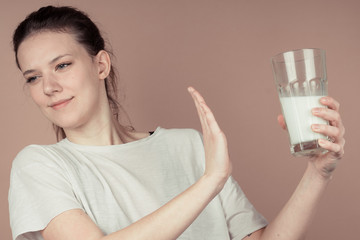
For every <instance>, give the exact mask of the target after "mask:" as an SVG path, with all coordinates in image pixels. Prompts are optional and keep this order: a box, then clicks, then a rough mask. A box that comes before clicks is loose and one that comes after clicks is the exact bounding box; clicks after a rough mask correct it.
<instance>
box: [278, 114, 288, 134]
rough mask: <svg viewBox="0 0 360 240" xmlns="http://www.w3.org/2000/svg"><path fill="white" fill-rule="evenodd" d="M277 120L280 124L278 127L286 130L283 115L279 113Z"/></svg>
mask: <svg viewBox="0 0 360 240" xmlns="http://www.w3.org/2000/svg"><path fill="white" fill-rule="evenodd" d="M277 121H278V123H279V125H280V127H281V128H282V129H284V130H286V123H285V119H284V116H283V115H282V114H279V115H278V117H277Z"/></svg>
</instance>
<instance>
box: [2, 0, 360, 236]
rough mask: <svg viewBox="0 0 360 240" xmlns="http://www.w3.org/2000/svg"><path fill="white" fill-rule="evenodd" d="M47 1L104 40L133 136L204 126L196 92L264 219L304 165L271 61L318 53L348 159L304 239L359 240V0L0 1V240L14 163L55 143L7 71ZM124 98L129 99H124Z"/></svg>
mask: <svg viewBox="0 0 360 240" xmlns="http://www.w3.org/2000/svg"><path fill="white" fill-rule="evenodd" d="M45 4H60V5H63V4H66V5H72V6H76V7H79V8H80V9H82V10H84V11H86V12H88V13H89V15H90V16H91V17H92V18H93V19H94V20H95V21H96V22H98V23H99V26H100V28H101V29H102V30H103V31H104V32H105V33H106V36H107V37H108V38H109V39H110V40H111V43H112V46H113V49H114V52H115V54H116V55H117V61H116V63H115V64H116V66H117V67H118V69H119V72H120V75H121V79H122V83H121V88H122V92H123V93H125V94H126V97H124V98H123V100H122V101H123V104H124V106H125V108H126V109H127V111H128V113H129V115H130V117H131V119H132V123H133V125H134V126H135V127H136V128H137V129H138V130H152V129H155V128H156V127H157V126H158V125H160V126H162V127H166V128H172V127H191V128H196V129H199V128H200V124H199V122H198V119H197V115H196V112H195V108H194V106H193V103H192V100H191V98H190V96H189V95H188V93H187V92H186V87H187V86H188V85H193V86H195V87H196V88H198V90H200V91H201V92H202V93H203V95H204V96H205V98H206V100H207V102H208V104H209V105H210V106H211V107H212V109H213V111H214V113H215V115H216V117H217V119H218V122H219V123H220V125H221V126H222V128H223V129H224V131H225V133H226V134H227V137H228V140H229V144H230V153H231V157H232V160H233V162H234V165H235V169H234V176H235V178H236V179H237V180H238V181H239V182H240V184H241V186H242V188H243V189H244V191H245V192H246V194H247V196H248V198H249V199H250V200H251V201H252V202H253V204H254V205H255V206H256V207H257V209H258V210H259V211H260V212H261V213H262V214H264V215H265V216H266V218H267V219H269V220H271V219H273V218H274V216H275V215H276V213H277V212H278V211H279V210H280V208H281V207H282V205H283V204H284V203H285V201H286V200H287V199H288V198H289V196H290V194H291V193H292V191H293V190H294V189H295V187H296V184H297V183H298V181H299V180H300V178H301V175H302V173H303V171H304V168H305V166H306V160H305V159H294V158H292V157H291V155H290V154H289V149H288V139H287V135H286V132H284V131H282V130H281V129H280V128H279V126H278V125H277V122H276V116H277V114H278V113H279V112H280V105H279V101H278V99H277V95H276V90H275V86H274V82H273V76H272V70H271V65H270V57H271V56H273V55H275V54H276V53H278V52H281V51H285V50H290V49H296V48H306V47H310V48H314V47H318V48H323V49H325V50H326V54H327V67H328V80H329V93H330V95H331V96H333V97H335V98H336V99H338V100H339V101H340V102H341V105H342V109H341V113H342V117H343V121H344V122H345V125H346V129H347V133H346V140H347V144H346V155H345V157H344V158H343V160H342V162H341V164H340V165H339V167H338V169H337V171H336V174H335V177H334V180H333V181H332V183H331V184H330V185H329V187H328V189H327V192H326V194H325V196H324V198H323V200H322V202H321V205H320V207H319V210H318V213H317V215H316V218H315V220H314V222H313V224H312V226H311V229H310V232H309V237H308V239H311V240H315V239H316V240H319V239H327V240H335V239H358V236H356V235H355V234H358V229H357V228H358V227H359V224H360V220H359V219H360V207H359V203H360V192H359V183H360V178H359V170H360V162H359V158H358V152H357V150H358V149H357V148H358V147H359V140H358V139H359V136H360V132H359V127H358V121H359V120H358V119H359V116H360V112H359V111H360V110H359V105H358V102H359V94H358V92H359V90H360V81H359V80H360V79H359V70H360V1H358V0H341V1H340V0H337V1H335V0H310V1H291V0H262V1H260V0H252V1H246V0H237V1H235V0H233V1H230V0H225V1H220V0H219V1H214V0H209V1H205V0H178V1H167V0H162V1H160V0H158V1H147V0H143V1H138V0H136V1H130V0H127V1H118V0H117V1H115V0H112V1H85V0H83V1H80V0H77V1H76V0H73V1H50V0H48V1H40V0H28V1H20V0H12V1H5V0H1V7H0V29H1V35H0V38H1V44H0V48H1V50H0V52H1V58H0V61H1V62H0V66H1V86H2V87H1V88H0V96H1V98H0V99H1V101H0V109H1V125H0V126H1V129H0V131H1V132H0V133H1V134H0V146H1V162H0V164H1V165H0V171H1V174H0V177H1V180H0V190H1V193H0V211H1V215H0V239H10V238H11V233H10V227H9V223H8V222H9V220H8V203H7V191H8V186H9V174H10V168H11V161H12V160H13V158H14V157H15V155H16V153H17V152H18V151H19V150H20V149H22V148H23V147H24V146H26V145H28V144H31V143H37V144H46V143H52V142H54V139H55V138H54V135H53V133H52V129H51V126H50V124H49V123H47V121H46V119H44V118H43V117H42V116H41V115H40V112H39V111H38V110H37V108H36V107H35V106H34V105H33V103H32V102H31V99H30V97H29V95H28V93H27V91H26V87H25V88H24V87H23V85H24V80H23V79H22V78H21V75H20V74H19V72H18V70H17V69H16V67H15V63H14V57H13V53H12V49H11V35H12V31H13V30H14V28H15V27H16V25H17V24H18V23H19V22H20V21H21V20H22V19H23V18H24V17H25V15H26V14H28V13H29V12H30V11H33V10H35V9H37V8H38V7H40V6H43V5H45ZM124 96H125V95H124Z"/></svg>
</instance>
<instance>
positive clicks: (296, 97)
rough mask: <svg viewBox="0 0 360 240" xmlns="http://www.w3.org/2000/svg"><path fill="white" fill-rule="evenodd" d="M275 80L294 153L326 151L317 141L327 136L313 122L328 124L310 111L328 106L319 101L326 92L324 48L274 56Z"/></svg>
mask: <svg viewBox="0 0 360 240" xmlns="http://www.w3.org/2000/svg"><path fill="white" fill-rule="evenodd" d="M271 60H272V67H273V72H274V78H275V83H276V86H277V91H278V94H279V98H280V103H281V108H282V113H283V115H284V118H285V122H286V126H287V129H288V132H289V138H290V151H291V153H292V154H293V155H294V156H314V155H318V154H321V153H324V152H326V150H325V149H322V148H321V147H320V146H319V144H318V139H319V138H325V139H326V138H327V137H326V136H324V135H322V134H319V133H315V132H313V131H312V129H311V125H312V124H328V123H327V122H326V121H325V120H323V119H321V118H319V117H315V116H314V115H313V114H312V113H311V110H312V109H313V108H317V107H325V106H324V105H322V104H321V103H320V102H319V100H320V98H321V97H323V96H326V95H327V78H326V64H325V51H324V50H322V49H298V50H293V51H288V52H284V53H280V54H278V55H276V56H274V57H272V59H271Z"/></svg>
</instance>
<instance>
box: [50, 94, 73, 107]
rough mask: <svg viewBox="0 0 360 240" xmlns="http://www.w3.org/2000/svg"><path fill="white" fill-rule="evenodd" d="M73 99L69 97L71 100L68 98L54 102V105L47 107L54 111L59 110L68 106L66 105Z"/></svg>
mask: <svg viewBox="0 0 360 240" xmlns="http://www.w3.org/2000/svg"><path fill="white" fill-rule="evenodd" d="M73 98H74V97H71V98H68V99H62V100H60V101H57V102H54V103H51V104H50V105H49V107H51V108H53V109H55V110H58V109H60V108H63V107H65V106H66V105H68V103H70V101H71V100H72V99H73Z"/></svg>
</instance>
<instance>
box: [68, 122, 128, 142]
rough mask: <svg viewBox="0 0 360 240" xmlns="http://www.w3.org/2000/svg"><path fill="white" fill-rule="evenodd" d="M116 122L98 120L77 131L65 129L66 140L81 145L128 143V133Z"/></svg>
mask: <svg viewBox="0 0 360 240" xmlns="http://www.w3.org/2000/svg"><path fill="white" fill-rule="evenodd" d="M116 125H119V126H120V124H119V123H115V121H114V120H112V119H111V118H108V119H107V120H97V121H95V122H93V123H89V124H87V125H86V126H81V127H78V128H76V129H64V131H65V134H66V138H67V139H68V140H69V141H71V142H73V143H77V144H81V145H116V144H123V143H126V142H127V138H126V137H124V136H127V135H128V133H127V132H126V131H125V129H124V128H123V127H119V126H116Z"/></svg>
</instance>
